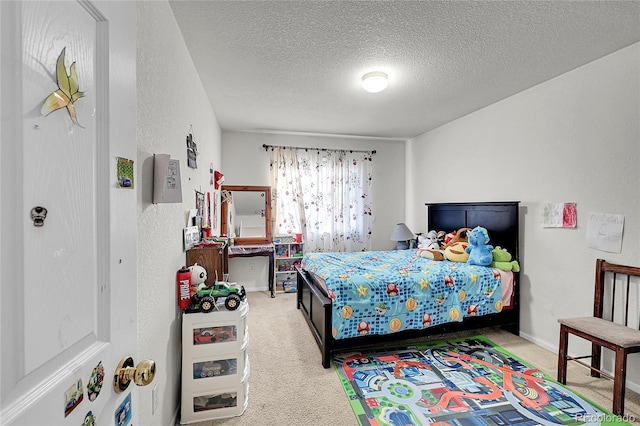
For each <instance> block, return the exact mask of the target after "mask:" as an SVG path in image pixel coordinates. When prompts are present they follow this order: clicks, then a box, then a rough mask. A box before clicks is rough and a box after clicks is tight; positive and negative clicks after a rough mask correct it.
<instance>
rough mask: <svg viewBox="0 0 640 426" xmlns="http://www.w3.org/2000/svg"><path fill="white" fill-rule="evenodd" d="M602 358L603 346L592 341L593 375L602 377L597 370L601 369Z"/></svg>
mask: <svg viewBox="0 0 640 426" xmlns="http://www.w3.org/2000/svg"><path fill="white" fill-rule="evenodd" d="M601 358H602V346H600V345H596V344H595V343H592V344H591V377H600V373H599V372H598V371H597V370H599V369H600V359H601ZM596 369H597V370H596Z"/></svg>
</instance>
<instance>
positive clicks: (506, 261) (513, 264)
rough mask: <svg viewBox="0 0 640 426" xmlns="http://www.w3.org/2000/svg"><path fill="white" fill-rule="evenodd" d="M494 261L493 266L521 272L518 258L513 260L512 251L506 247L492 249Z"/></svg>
mask: <svg viewBox="0 0 640 426" xmlns="http://www.w3.org/2000/svg"><path fill="white" fill-rule="evenodd" d="M491 256H492V257H493V261H492V262H491V267H492V268H497V269H501V270H503V271H513V272H520V264H518V261H517V260H511V253H509V252H508V251H507V250H506V249H503V248H502V247H500V246H498V247H496V248H494V249H493V250H492V251H491Z"/></svg>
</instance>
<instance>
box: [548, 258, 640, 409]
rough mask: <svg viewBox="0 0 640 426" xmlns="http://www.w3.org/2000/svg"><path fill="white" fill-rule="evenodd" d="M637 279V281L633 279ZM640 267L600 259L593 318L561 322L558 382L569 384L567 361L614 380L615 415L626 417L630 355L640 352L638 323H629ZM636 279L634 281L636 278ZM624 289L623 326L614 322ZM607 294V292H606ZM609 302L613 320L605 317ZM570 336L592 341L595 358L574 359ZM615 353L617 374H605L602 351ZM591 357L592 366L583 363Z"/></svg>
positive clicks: (638, 283) (592, 352) (588, 356)
mask: <svg viewBox="0 0 640 426" xmlns="http://www.w3.org/2000/svg"><path fill="white" fill-rule="evenodd" d="M633 277H636V278H633ZM638 277H640V268H638V267H633V266H625V265H616V264H613V263H609V262H606V261H604V260H602V259H598V260H596V280H595V300H594V307H593V316H592V317H580V318H565V319H559V320H558V322H559V323H560V350H559V353H558V381H559V382H560V383H562V384H566V383H567V361H576V362H577V363H579V364H581V365H583V366H585V367H587V368H589V369H590V370H591V376H593V377H600V376H604V377H607V378H609V379H613V410H612V411H613V413H614V414H616V415H620V416H622V415H623V414H624V394H625V380H626V367H627V355H628V354H631V353H636V352H640V331H639V330H638V324H635V326H636V328H632V327H630V326H629V324H628V319H629V290H630V286H631V285H636V286H640V279H638ZM632 278H633V279H632ZM618 287H622V291H623V292H624V293H623V294H622V295H620V294H619V295H618V298H617V299H618V301H620V300H621V301H622V302H623V303H624V306H623V307H622V308H619V309H618V312H621V313H622V317H623V318H622V319H621V320H619V322H620V323H617V322H613V320H614V313H615V312H616V310H615V307H616V306H615V302H616V288H618ZM605 291H606V293H605ZM605 299H606V300H607V302H608V303H610V310H609V311H608V314H607V315H606V316H607V317H608V316H611V319H606V318H603V316H605V315H604V302H605ZM569 334H573V335H575V336H578V337H581V338H583V339H586V340H588V341H590V342H591V355H584V356H577V357H572V356H569V355H568V354H567V348H568V345H569ZM603 347H605V348H607V349H610V350H612V351H613V352H614V353H615V367H614V371H613V375H611V374H608V373H606V372H604V371H602V369H601V366H600V360H601V355H602V348H603ZM584 358H591V364H590V365H589V364H587V363H586V362H583V361H580V360H581V359H584Z"/></svg>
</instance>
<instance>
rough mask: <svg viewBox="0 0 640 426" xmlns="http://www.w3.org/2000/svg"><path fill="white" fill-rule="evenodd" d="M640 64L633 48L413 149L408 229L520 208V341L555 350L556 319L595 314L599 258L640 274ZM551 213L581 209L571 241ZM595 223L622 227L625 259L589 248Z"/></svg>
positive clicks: (447, 128) (434, 134) (639, 48)
mask: <svg viewBox="0 0 640 426" xmlns="http://www.w3.org/2000/svg"><path fill="white" fill-rule="evenodd" d="M639 59H640V44H635V45H632V46H630V47H628V48H625V49H622V50H620V51H618V52H616V53H614V54H611V55H608V56H606V57H604V58H601V59H600V60H597V61H594V62H592V63H590V64H587V65H585V66H583V67H581V68H578V69H575V70H573V71H570V72H568V73H566V74H564V75H562V76H560V77H558V78H555V79H553V80H550V81H547V82H545V83H543V84H540V85H538V86H536V87H533V88H531V89H529V90H527V91H524V92H522V93H520V94H518V95H515V96H512V97H510V98H508V99H506V100H503V101H501V102H498V103H496V104H494V105H491V106H489V107H487V108H484V109H482V110H480V111H477V112H475V113H473V114H470V115H468V116H466V117H463V118H461V119H459V120H456V121H454V122H452V123H449V124H447V125H444V126H442V127H440V128H438V129H436V130H434V131H431V132H429V133H425V134H423V135H421V136H419V137H417V138H415V139H413V140H412V141H410V142H409V147H408V149H407V151H408V152H410V153H411V157H410V158H409V166H408V167H409V169H410V170H411V172H410V177H409V178H408V180H409V182H410V183H411V188H412V191H411V192H410V195H409V199H408V205H411V206H412V210H411V211H409V212H408V216H409V219H408V222H409V223H411V224H412V225H411V226H414V227H418V225H416V224H422V223H424V221H425V206H424V202H425V201H430V202H443V201H508V200H519V201H521V210H520V220H521V225H520V236H521V245H520V253H521V259H520V262H521V264H522V271H523V272H522V274H521V283H520V285H521V292H522V293H521V295H522V296H521V302H522V312H521V333H522V334H523V336H524V337H527V338H528V339H530V340H533V341H534V342H537V343H539V344H541V345H543V346H546V347H547V348H550V349H553V350H556V349H557V346H558V332H559V326H558V324H557V319H558V318H560V317H569V316H582V315H584V316H588V315H591V314H592V311H593V280H594V267H595V259H596V258H604V259H606V260H609V261H612V262H619V263H625V264H632V265H640V238H639V237H640V192H639V190H638V188H639V187H640V168H639V167H638V166H639V165H640V132H639V128H640V121H639V120H640V88H639V76H640V72H639V65H638V64H639V63H640V61H639ZM434 170H436V172H434ZM551 202H576V203H577V209H578V226H577V228H576V229H549V228H542V227H541V225H540V223H541V220H540V219H541V210H542V206H543V205H544V204H545V203H551ZM591 212H601V213H614V214H621V215H624V216H625V223H624V241H623V245H622V253H620V254H614V253H606V252H602V251H598V250H594V249H591V248H588V247H587V246H586V243H585V238H586V228H587V219H588V215H589V213H591ZM636 303H637V301H636ZM573 347H574V348H575V347H577V345H574V346H573ZM570 350H571V348H570ZM630 363H631V364H632V365H635V368H633V367H631V368H629V369H628V370H629V371H630V372H631V373H634V374H632V375H631V377H630V379H632V380H633V381H634V382H635V383H640V374H639V373H640V359H639V358H637V357H636V358H634V357H630ZM634 370H635V371H634Z"/></svg>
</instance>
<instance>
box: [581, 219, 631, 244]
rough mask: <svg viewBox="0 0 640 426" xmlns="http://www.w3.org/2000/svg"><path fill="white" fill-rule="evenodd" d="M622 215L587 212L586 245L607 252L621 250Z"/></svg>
mask: <svg viewBox="0 0 640 426" xmlns="http://www.w3.org/2000/svg"><path fill="white" fill-rule="evenodd" d="M623 230H624V216H622V215H619V214H608V213H589V222H588V224H587V246H588V247H591V248H594V249H596V250H601V251H606V252H609V253H620V252H621V251H622V233H623Z"/></svg>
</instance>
